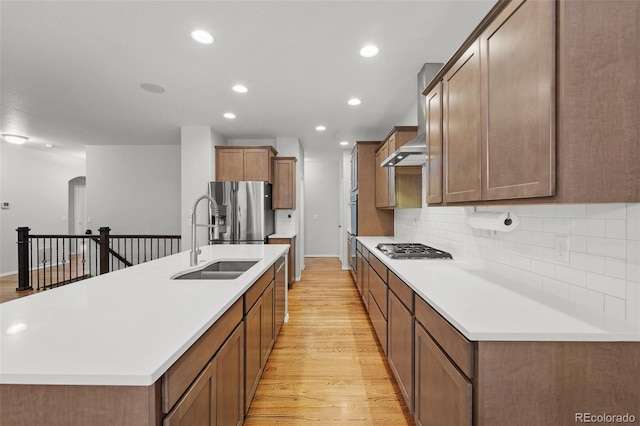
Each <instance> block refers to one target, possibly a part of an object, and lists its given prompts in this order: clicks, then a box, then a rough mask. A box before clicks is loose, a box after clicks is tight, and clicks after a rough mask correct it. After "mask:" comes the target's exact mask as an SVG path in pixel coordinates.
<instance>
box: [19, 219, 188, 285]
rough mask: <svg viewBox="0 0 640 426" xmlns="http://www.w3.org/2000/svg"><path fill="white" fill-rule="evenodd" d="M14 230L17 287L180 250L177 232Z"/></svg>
mask: <svg viewBox="0 0 640 426" xmlns="http://www.w3.org/2000/svg"><path fill="white" fill-rule="evenodd" d="M29 231H30V229H29V228H28V227H21V228H18V229H17V232H18V288H17V290H30V289H33V288H34V286H35V289H37V290H45V289H48V288H53V287H58V286H61V285H64V284H68V283H71V282H75V281H79V280H83V279H86V278H89V277H91V276H95V275H100V274H105V273H107V272H110V271H115V270H118V269H122V268H127V267H129V266H133V265H136V264H139V263H144V262H147V261H149V260H153V259H158V258H160V257H164V256H168V255H170V254H174V253H177V252H179V251H180V236H179V235H110V228H108V227H102V228H100V229H99V232H100V233H99V234H98V235H95V234H91V233H89V234H84V235H30V234H29Z"/></svg>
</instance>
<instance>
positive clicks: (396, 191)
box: [375, 126, 422, 209]
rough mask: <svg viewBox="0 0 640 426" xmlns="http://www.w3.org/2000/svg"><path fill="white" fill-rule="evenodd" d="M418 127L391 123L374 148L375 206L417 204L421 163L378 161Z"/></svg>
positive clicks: (414, 134)
mask: <svg viewBox="0 0 640 426" xmlns="http://www.w3.org/2000/svg"><path fill="white" fill-rule="evenodd" d="M416 133H417V127H415V126H397V127H394V128H393V129H392V130H391V132H390V133H389V135H388V136H387V138H386V139H385V140H384V141H383V142H382V144H381V145H380V147H379V148H378V150H377V151H376V175H375V176H376V207H377V208H388V209H408V208H420V207H421V205H422V168H421V167H420V166H405V167H382V166H380V163H382V161H383V160H384V159H385V158H387V157H388V156H389V155H391V154H392V153H393V152H394V151H395V150H397V149H398V148H400V147H401V146H403V145H404V144H406V143H407V142H409V141H410V140H411V139H413V138H415V137H416Z"/></svg>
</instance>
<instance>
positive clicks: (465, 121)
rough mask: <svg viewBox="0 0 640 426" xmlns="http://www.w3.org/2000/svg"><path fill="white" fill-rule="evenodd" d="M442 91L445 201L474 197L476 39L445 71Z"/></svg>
mask: <svg viewBox="0 0 640 426" xmlns="http://www.w3.org/2000/svg"><path fill="white" fill-rule="evenodd" d="M442 93H443V99H442V106H443V130H444V132H443V144H444V201H446V202H462V201H476V200H479V199H480V197H481V195H482V191H481V187H482V184H481V171H480V157H481V153H480V150H481V140H480V57H479V42H478V41H476V42H474V43H473V45H471V46H470V47H469V49H467V51H466V52H465V53H464V55H462V57H461V58H460V59H458V61H457V62H456V63H455V64H454V65H453V67H452V68H451V69H450V70H449V72H447V74H445V76H444V79H443V87H442Z"/></svg>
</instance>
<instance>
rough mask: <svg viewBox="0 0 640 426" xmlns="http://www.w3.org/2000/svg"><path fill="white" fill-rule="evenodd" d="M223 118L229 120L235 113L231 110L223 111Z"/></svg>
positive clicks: (234, 116)
mask: <svg viewBox="0 0 640 426" xmlns="http://www.w3.org/2000/svg"><path fill="white" fill-rule="evenodd" d="M224 118H228V119H229V120H233V119H234V118H236V115H235V114H234V113H232V112H225V113H224Z"/></svg>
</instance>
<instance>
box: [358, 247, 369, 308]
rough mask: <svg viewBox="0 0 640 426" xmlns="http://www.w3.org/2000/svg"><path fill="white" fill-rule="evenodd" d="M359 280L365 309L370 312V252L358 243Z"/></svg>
mask: <svg viewBox="0 0 640 426" xmlns="http://www.w3.org/2000/svg"><path fill="white" fill-rule="evenodd" d="M356 257H357V260H358V279H357V281H356V284H357V286H358V292H359V293H360V298H361V299H362V303H364V307H365V309H366V310H367V311H368V310H369V250H367V249H366V248H365V247H364V246H362V244H360V243H357V249H356Z"/></svg>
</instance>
